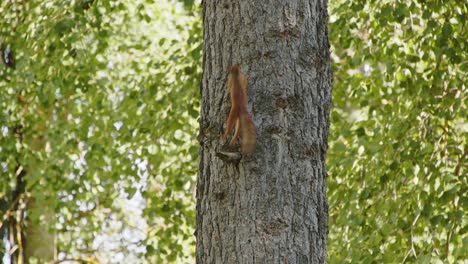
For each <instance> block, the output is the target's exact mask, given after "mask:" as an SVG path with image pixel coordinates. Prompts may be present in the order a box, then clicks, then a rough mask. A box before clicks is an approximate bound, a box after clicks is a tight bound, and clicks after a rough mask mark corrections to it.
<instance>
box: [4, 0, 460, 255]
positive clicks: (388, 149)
mask: <svg viewBox="0 0 468 264" xmlns="http://www.w3.org/2000/svg"><path fill="white" fill-rule="evenodd" d="M0 13H1V14H2V15H1V16H0V51H1V55H2V56H1V58H2V59H1V60H0V132H1V133H0V163H1V164H0V165H1V167H0V201H2V202H3V203H4V204H11V203H12V202H13V201H12V197H13V196H12V193H13V192H14V190H15V189H16V188H17V187H18V186H17V183H16V173H17V171H18V167H19V166H21V167H22V168H23V169H24V170H25V171H26V173H27V174H26V180H27V186H26V188H27V192H28V193H29V194H30V195H31V196H32V197H35V199H36V202H39V203H41V202H42V203H46V204H54V205H55V212H56V214H57V218H56V219H52V221H50V220H51V219H49V221H48V224H50V227H51V228H54V229H56V231H57V234H58V238H59V240H58V241H59V249H60V252H61V257H62V258H69V257H88V256H94V255H96V254H95V252H94V251H97V252H99V251H104V253H105V252H107V251H109V250H108V249H107V251H106V250H103V249H102V248H101V247H100V246H99V245H98V246H96V240H98V238H99V237H100V236H101V238H102V236H103V234H107V233H109V232H111V233H123V232H130V235H127V237H123V238H122V237H120V238H119V239H120V240H118V241H117V244H118V245H117V246H116V247H114V248H112V250H111V251H112V252H113V254H115V253H123V254H125V256H126V257H127V258H124V260H125V261H126V262H129V261H130V262H131V261H134V260H135V258H136V259H140V260H141V261H142V260H147V261H148V262H149V263H159V262H162V263H170V262H177V263H191V262H193V254H194V247H193V243H194V238H193V232H194V229H193V228H194V225H195V223H194V220H195V212H194V210H195V209H194V183H195V175H196V172H197V154H198V147H197V142H196V140H195V138H196V133H197V130H198V124H197V122H196V118H197V117H198V112H199V92H198V91H199V87H198V86H199V79H200V74H201V69H200V66H201V41H202V34H201V32H202V30H201V20H200V17H199V3H198V2H196V1H193V0H189V1H187V0H184V1H170V0H167V1H150V0H137V1H130V0H126V1H95V0H94V1H93V0H75V1H58V0H55V1H54V0H50V1H39V0H34V1H2V2H1V3H0ZM467 13H468V12H467V6H466V5H465V4H463V3H461V2H457V1H429V2H427V1H426V2H420V1H412V0H411V1H407V2H404V3H403V2H398V1H349V0H339V1H332V2H331V3H330V27H329V30H330V34H329V36H330V43H331V44H332V58H331V59H332V64H333V68H334V82H333V83H334V85H333V86H334V88H333V102H334V107H333V110H332V114H331V117H332V118H331V122H332V123H331V131H330V138H329V145H330V149H329V153H328V157H327V158H328V171H329V175H330V176H329V178H328V196H329V206H330V209H329V214H330V223H329V230H330V234H329V240H328V242H329V243H328V252H329V254H328V255H329V262H330V263H361V262H364V263H393V262H419V263H447V262H449V263H453V262H456V261H463V260H466V259H467V258H468V256H467V253H466V250H463V249H466V248H468V238H467V236H466V232H467V218H466V216H465V214H464V210H465V209H466V208H467V195H466V193H467V182H466V181H467V177H466V175H465V173H466V153H467V151H468V146H467V141H466V134H467V130H468V124H467V123H466V116H468V113H467V109H466V102H465V101H466V95H467V94H466V79H467V78H466V73H467V72H468V71H467V70H468V69H467V58H466V50H467V49H468V47H467V41H466V40H467V39H468V36H467V33H466V32H467V30H466V19H467ZM139 195H141V196H142V199H143V204H144V209H143V210H142V211H141V212H139V211H138V210H136V211H137V212H136V213H135V214H134V215H133V214H130V213H129V211H131V209H132V208H128V207H129V204H126V203H125V202H124V200H125V198H131V197H133V196H139ZM130 206H131V204H130ZM0 209H1V210H2V212H3V210H4V208H3V207H2V208H0ZM28 216H29V217H30V219H31V220H32V221H40V219H39V218H40V216H41V212H40V211H38V212H34V211H32V212H28ZM131 217H141V218H143V219H144V222H145V225H142V226H136V227H135V226H132V225H133V224H134V223H133V222H132V220H131V219H130V218H131ZM116 223H119V225H116ZM116 226H117V227H116ZM132 232H137V233H138V232H140V233H143V234H142V235H141V236H139V237H140V238H139V239H136V241H134V240H132V241H130V242H128V241H127V242H126V241H125V239H128V236H132V234H133V233H132ZM107 238H109V237H108V236H105V239H107ZM106 242H107V243H108V242H109V241H106ZM129 245H131V246H129ZM187 246H189V248H190V250H186V249H185V248H186V247H187ZM0 252H1V251H0ZM101 253H102V252H101ZM98 255H99V254H98ZM100 256H101V261H112V260H113V259H106V256H102V254H101V255H100ZM114 261H115V260H114Z"/></svg>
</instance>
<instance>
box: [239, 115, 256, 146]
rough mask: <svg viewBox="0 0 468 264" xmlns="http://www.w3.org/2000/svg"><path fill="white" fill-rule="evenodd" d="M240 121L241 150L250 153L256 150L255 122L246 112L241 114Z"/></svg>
mask: <svg viewBox="0 0 468 264" xmlns="http://www.w3.org/2000/svg"><path fill="white" fill-rule="evenodd" d="M239 122H240V124H239V125H240V132H241V151H242V154H245V155H250V154H252V153H253V152H254V151H255V141H256V140H257V132H256V131H255V124H254V122H253V121H252V119H251V118H250V116H249V114H248V113H246V112H245V113H241V114H240V116H239Z"/></svg>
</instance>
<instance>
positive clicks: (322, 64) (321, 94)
mask: <svg viewBox="0 0 468 264" xmlns="http://www.w3.org/2000/svg"><path fill="white" fill-rule="evenodd" d="M202 5H203V22H204V35H203V38H204V61H203V79H202V84H201V97H202V107H201V118H200V135H199V140H200V145H201V147H200V164H199V166H200V167H199V176H198V185H197V232H196V237H197V248H196V250H197V253H196V254H197V257H196V258H197V263H324V262H326V237H327V232H328V226H327V218H328V206H327V202H326V186H325V178H326V172H325V155H326V150H327V138H328V127H329V108H330V101H331V100H330V99H331V95H330V92H331V69H330V64H329V43H328V33H327V21H328V14H327V1H326V0H283V1H271V0H270V1H264V0H220V1H211V0H204V2H203V3H202ZM235 63H239V64H240V65H241V71H242V72H243V73H246V74H247V75H248V88H247V89H248V97H249V107H248V109H249V112H250V113H251V115H252V117H253V120H254V122H255V125H256V128H257V148H256V151H255V153H254V154H253V155H252V156H251V157H243V158H242V159H240V160H238V161H232V160H231V161H230V160H227V159H225V158H223V157H222V156H221V155H220V153H219V152H220V151H229V149H228V148H227V147H225V146H224V145H223V144H222V142H220V141H219V136H220V135H221V134H222V132H223V129H224V128H225V122H226V119H227V116H228V112H229V107H230V105H231V103H230V99H229V93H228V90H227V87H226V81H227V77H228V71H229V68H230V66H231V65H232V64H235Z"/></svg>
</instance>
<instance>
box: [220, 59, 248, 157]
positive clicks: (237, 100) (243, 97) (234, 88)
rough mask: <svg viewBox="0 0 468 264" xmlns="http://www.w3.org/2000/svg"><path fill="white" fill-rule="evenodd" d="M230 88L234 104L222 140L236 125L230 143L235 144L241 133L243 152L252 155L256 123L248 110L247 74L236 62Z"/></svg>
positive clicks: (231, 75)
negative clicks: (243, 72) (241, 70)
mask: <svg viewBox="0 0 468 264" xmlns="http://www.w3.org/2000/svg"><path fill="white" fill-rule="evenodd" d="M228 88H229V91H230V93H231V103H232V105H231V112H230V113H229V117H228V120H227V124H226V132H225V133H224V135H222V136H221V140H223V141H224V140H226V138H227V136H228V135H229V133H230V132H231V130H232V128H233V126H234V125H235V126H236V129H235V132H234V136H233V137H232V139H231V142H230V143H229V145H231V146H232V145H234V144H235V143H236V141H237V139H238V138H239V134H240V140H241V143H240V146H241V153H242V154H244V155H250V154H252V153H253V152H254V151H255V141H256V138H257V134H256V131H255V124H254V122H253V121H252V119H251V118H250V115H249V112H248V111H247V75H245V74H242V73H241V72H240V67H239V65H238V64H234V65H233V66H232V67H231V72H230V76H229V79H228Z"/></svg>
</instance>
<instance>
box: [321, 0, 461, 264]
mask: <svg viewBox="0 0 468 264" xmlns="http://www.w3.org/2000/svg"><path fill="white" fill-rule="evenodd" d="M467 11H468V10H467V6H466V3H463V2H462V1H413V0H411V1H405V2H402V1H344V0H341V1H332V2H331V6H330V24H329V30H330V42H331V43H332V46H333V49H332V53H333V55H332V65H333V68H334V80H333V102H334V108H333V110H332V114H331V132H330V138H329V144H330V150H329V153H328V156H327V160H328V172H329V175H330V177H329V178H328V197H329V206H330V209H329V213H330V220H329V228H330V234H329V238H328V252H329V261H330V263H361V262H364V263H403V262H411V263H412V262H418V263H454V262H456V261H463V260H465V261H466V260H467V258H468V251H467V250H466V249H467V248H468V237H467V236H466V232H467V218H466V215H465V214H464V211H466V208H467V202H468V200H467V191H468V190H467V177H466V160H467V157H466V155H467V151H468V146H467V141H466V139H467V130H468V123H467V120H466V117H467V116H468V112H467V108H466V99H467V98H466V97H467V91H466V84H467V72H468V71H467V70H468V64H467V56H466V54H467V52H466V51H467V50H468V45H467V44H468V43H467V39H468V34H467V32H468V31H467V24H466V23H467V22H466V20H467V18H468V17H467V16H468V12H467Z"/></svg>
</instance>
